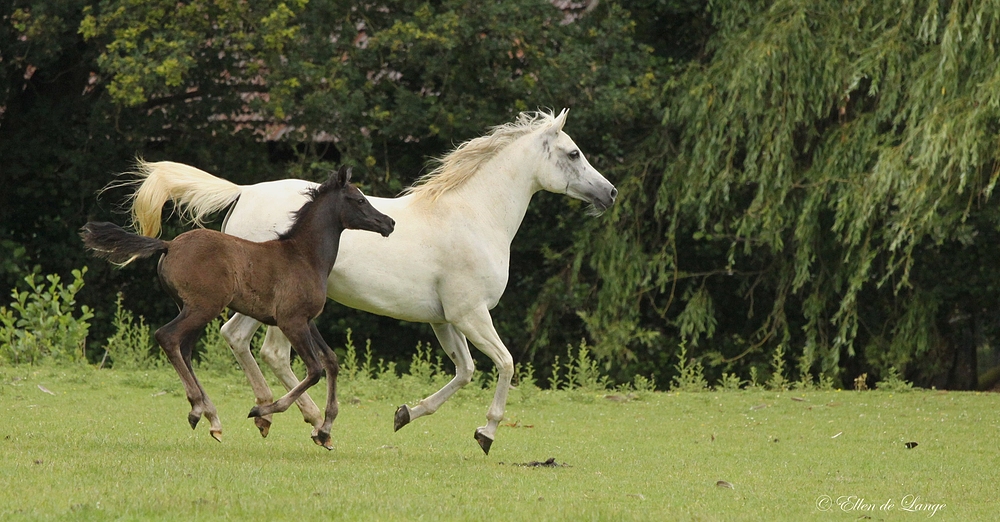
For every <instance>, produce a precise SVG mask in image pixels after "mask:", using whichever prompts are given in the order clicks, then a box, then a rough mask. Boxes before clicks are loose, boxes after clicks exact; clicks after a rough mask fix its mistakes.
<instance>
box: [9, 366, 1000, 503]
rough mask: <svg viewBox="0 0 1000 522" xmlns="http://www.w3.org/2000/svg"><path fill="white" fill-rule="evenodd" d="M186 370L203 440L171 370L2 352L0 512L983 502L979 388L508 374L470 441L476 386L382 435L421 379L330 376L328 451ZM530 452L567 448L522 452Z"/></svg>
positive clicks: (481, 405) (986, 434)
mask: <svg viewBox="0 0 1000 522" xmlns="http://www.w3.org/2000/svg"><path fill="white" fill-rule="evenodd" d="M203 373H204V372H203ZM201 377H202V380H203V382H204V384H205V387H206V389H207V390H208V392H209V394H210V395H211V396H212V398H213V400H214V401H215V404H216V406H217V407H218V408H219V411H220V414H221V417H222V422H223V428H224V433H223V442H222V443H217V442H215V441H214V440H212V439H211V438H210V437H209V434H208V427H207V423H205V422H204V421H203V424H205V425H200V426H199V427H198V429H197V430H195V431H192V430H191V429H190V428H189V427H188V425H187V422H186V420H185V419H186V415H187V411H188V404H187V401H186V400H185V399H184V397H183V393H182V392H181V387H180V384H179V382H178V380H177V378H176V376H175V375H174V374H173V371H172V370H171V369H163V370H156V371H151V372H121V371H114V370H94V369H92V368H89V367H70V368H61V367H41V368H38V367H33V368H29V367H23V368H10V367H7V368H0V409H2V411H3V414H4V419H5V422H4V423H3V426H2V427H0V448H2V450H0V451H2V455H3V462H2V466H0V520H37V519H66V520H106V519H122V520H149V519H158V520H195V519H197V520H214V519H234V520H250V519H253V520H293V519H294V520H317V519H320V520H417V519H423V520H574V521H575V520H806V519H814V520H857V519H868V517H870V519H872V520H924V519H927V518H931V519H938V520H942V519H944V520H993V519H995V518H996V516H997V509H998V507H997V506H998V503H997V491H998V486H997V485H998V479H1000V466H998V464H1000V457H998V455H1000V450H998V444H997V443H998V441H1000V419H998V416H1000V408H998V406H1000V396H998V395H996V394H979V393H955V392H936V391H915V392H911V393H898V394H892V393H888V392H879V391H869V392H849V391H840V392H784V393H776V392H765V391H756V390H754V391H731V392H720V393H717V392H703V393H661V392H657V393H647V394H645V395H644V396H643V397H642V398H641V399H640V400H623V399H626V398H625V397H621V396H612V397H611V398H607V397H605V394H595V393H583V392H575V391H558V392H546V391H537V390H534V391H532V392H530V393H529V392H528V391H526V390H515V391H513V392H512V394H511V400H510V402H509V405H508V410H507V418H506V419H505V421H504V426H503V427H502V428H501V429H500V431H499V432H498V434H497V439H496V443H495V444H494V445H493V449H492V451H491V453H490V455H489V456H485V455H483V453H482V451H481V450H480V449H479V446H478V445H477V444H476V442H475V441H474V440H473V438H472V434H473V430H474V429H475V427H476V426H479V425H480V424H482V423H483V422H484V420H485V417H484V416H485V411H486V407H487V405H488V402H489V399H490V392H489V391H488V390H485V391H484V390H463V391H462V392H460V393H459V394H458V395H456V396H455V398H453V399H452V400H451V401H450V402H448V403H447V404H446V405H445V406H444V407H443V408H442V409H441V410H439V411H438V412H437V413H436V414H435V415H433V416H430V417H426V418H422V419H418V420H417V421H414V423H413V424H411V425H409V426H407V427H405V428H403V429H402V430H400V431H399V432H398V433H393V431H392V418H393V412H394V410H395V407H396V406H397V405H398V404H400V403H402V402H410V403H412V402H413V401H415V400H418V399H419V398H421V396H422V395H425V394H427V393H430V392H431V391H433V387H432V386H429V385H428V386H425V387H420V386H413V385H408V386H403V385H400V386H383V387H380V388H378V389H377V390H376V389H375V388H369V389H361V388H359V387H358V386H352V383H349V382H344V383H343V389H344V393H343V394H342V395H341V412H340V416H339V417H338V419H337V422H336V423H335V424H334V431H333V435H334V444H335V446H336V449H335V450H334V451H326V450H324V449H322V448H320V447H318V446H315V445H313V443H312V441H311V440H310V438H309V433H310V429H309V427H308V426H307V425H306V424H304V423H303V422H302V420H301V416H300V415H299V414H298V411H297V410H294V411H292V410H290V411H289V412H287V413H284V414H281V415H277V416H275V424H274V426H273V427H272V429H271V433H270V436H269V437H268V438H267V439H262V438H261V437H260V435H259V434H258V432H257V430H256V428H254V426H253V423H252V422H251V421H250V420H248V419H246V418H245V416H246V412H247V411H249V409H250V407H251V406H252V405H253V400H252V395H251V394H250V392H249V389H248V388H247V386H245V384H244V382H243V378H242V376H241V375H231V376H212V375H210V374H207V375H202V376H201ZM321 388H324V386H318V387H317V389H316V390H315V391H316V393H315V394H313V397H314V398H316V399H317V402H319V400H320V399H322V391H321V390H320V389H321ZM911 442H916V443H917V446H915V447H912V448H908V447H907V445H906V443H911ZM549 458H555V462H556V463H558V464H564V466H557V467H549V466H524V465H520V464H528V463H531V462H533V461H538V462H541V461H545V460H546V459H549ZM720 481H722V482H720Z"/></svg>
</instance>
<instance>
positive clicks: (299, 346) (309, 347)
mask: <svg viewBox="0 0 1000 522" xmlns="http://www.w3.org/2000/svg"><path fill="white" fill-rule="evenodd" d="M282 330H283V331H284V332H285V335H287V336H288V339H289V340H290V341H291V342H292V346H294V347H295V352H296V353H298V354H299V357H301V358H302V361H303V362H305V363H306V378H305V379H303V380H302V382H300V383H298V384H297V385H296V386H295V387H293V388H292V389H291V390H289V391H288V393H286V394H285V395H284V396H282V397H281V398H280V399H278V400H276V401H274V402H272V403H271V404H261V405H259V406H254V407H253V409H251V410H250V414H249V415H248V417H262V416H264V415H270V414H272V413H281V412H283V411H285V410H287V409H288V408H289V407H291V405H292V404H294V403H295V401H296V399H298V398H299V397H300V396H301V395H302V394H303V393H305V391H306V390H307V389H309V388H310V387H312V386H313V385H314V384H316V383H317V382H319V379H320V377H321V376H322V374H323V366H322V364H321V363H320V361H319V356H318V351H319V349H318V348H317V347H316V346H315V343H314V341H313V338H312V334H311V333H310V331H309V324H308V323H304V324H302V325H301V326H300V325H295V326H292V327H290V326H289V325H287V324H283V325H282Z"/></svg>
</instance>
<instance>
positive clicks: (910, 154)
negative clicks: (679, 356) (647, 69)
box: [577, 0, 1000, 388]
mask: <svg viewBox="0 0 1000 522" xmlns="http://www.w3.org/2000/svg"><path fill="white" fill-rule="evenodd" d="M711 15H712V27H713V31H712V34H711V37H710V38H709V39H708V41H707V43H706V45H705V47H704V49H703V51H702V55H701V56H700V57H699V58H698V59H696V60H692V61H691V62H690V63H688V65H687V67H686V69H685V70H684V71H683V73H682V74H680V75H679V76H677V77H676V78H675V79H673V80H672V81H671V84H670V89H669V90H668V91H667V92H666V93H665V96H664V99H663V101H662V106H663V107H665V108H666V109H665V111H664V113H663V125H662V127H661V128H660V130H659V132H658V133H657V136H655V137H654V138H653V139H652V140H651V141H650V142H649V143H648V144H647V149H646V161H644V162H637V163H635V164H633V165H632V166H631V172H632V174H633V176H632V177H630V178H629V180H628V182H627V183H625V184H623V185H622V186H620V187H619V188H620V190H621V195H620V197H619V199H620V201H621V204H620V205H619V206H617V207H616V208H615V209H613V211H612V218H611V219H608V220H605V221H602V222H601V224H599V225H595V229H594V230H593V231H591V233H588V234H581V236H580V238H579V239H578V242H577V244H578V247H577V250H578V251H579V252H593V254H592V255H590V254H585V256H586V259H587V260H588V262H589V264H590V265H591V266H593V267H594V269H595V272H596V279H597V280H598V281H599V282H595V283H592V285H591V287H593V288H596V289H597V298H596V299H594V300H593V304H592V305H590V306H589V307H588V308H587V311H586V315H585V318H586V320H587V326H588V330H589V332H590V334H591V335H592V336H593V337H594V338H595V339H597V340H598V345H599V347H600V348H601V352H602V353H606V354H609V355H614V356H616V357H618V358H619V359H620V360H623V361H629V360H644V359H652V360H654V361H657V360H662V358H663V357H662V355H660V356H659V357H658V355H657V354H662V352H663V351H664V350H666V351H668V352H669V351H670V346H675V345H676V343H677V342H678V341H679V340H681V339H683V340H686V341H687V342H689V343H690V344H691V345H697V346H698V348H699V349H700V350H702V354H703V355H704V356H705V357H707V358H708V359H709V360H710V361H711V362H714V363H715V365H716V366H717V371H721V370H731V369H733V368H737V369H740V370H742V371H746V369H747V365H755V364H764V363H766V361H767V360H769V359H770V356H771V353H772V352H773V350H775V349H776V348H777V347H779V346H791V347H794V350H786V352H787V353H792V352H794V355H793V357H795V358H796V359H797V360H798V361H799V362H800V366H801V368H804V369H806V370H810V369H811V370H812V371H814V372H821V373H823V374H825V375H830V376H843V375H844V374H847V377H848V378H849V379H853V378H854V376H855V375H857V374H859V373H861V371H863V370H868V371H873V372H874V373H879V372H882V371H884V370H886V369H887V368H888V367H890V366H895V367H896V368H898V369H900V370H907V374H908V375H909V376H911V377H913V378H917V379H918V380H919V381H920V382H922V383H925V384H931V383H937V384H939V385H949V386H953V387H962V388H968V387H974V386H975V379H976V369H975V364H974V361H975V353H976V352H975V350H976V347H977V344H981V343H982V342H983V341H984V339H990V338H993V337H995V336H996V333H997V329H996V321H995V320H992V319H988V318H987V317H988V316H989V315H995V310H996V293H995V292H994V291H993V290H994V289H995V288H997V281H998V280H1000V273H998V272H997V270H996V269H995V268H994V266H995V263H991V262H990V261H989V260H990V259H993V258H994V256H995V255H996V254H997V253H998V252H997V251H996V247H995V245H996V241H995V238H996V236H997V230H998V222H997V219H996V218H997V214H996V212H995V211H993V210H992V203H991V202H990V201H989V198H990V195H991V194H992V192H993V190H994V188H995V186H996V180H997V176H998V173H1000V163H998V156H997V142H998V137H1000V126H998V121H1000V118H998V116H1000V112H998V111H1000V89H998V87H1000V68H998V64H1000V60H998V56H997V54H996V49H997V47H998V44H1000V41H998V38H1000V6H997V5H996V4H993V3H962V2H955V3H945V4H940V3H938V2H919V1H917V2H903V3H899V2H890V1H872V2H862V3H857V2H850V3H843V2H835V1H828V2H827V1H820V2H812V1H810V2H805V1H799V0H783V1H774V2H745V1H733V2H723V3H713V4H712V7H711ZM970 273H972V274H975V277H974V278H973V277H972V275H970V276H968V278H966V277H964V276H963V277H955V276H957V275H958V274H970ZM581 304H586V303H585V302H583V301H581ZM966 324H968V325H969V326H963V325H966ZM972 325H975V326H972ZM973 332H975V333H973ZM970 354H971V361H972V362H973V363H972V364H971V367H970V365H969V364H968V362H967V361H969V360H970ZM960 361H966V362H965V363H961V364H960ZM962 364H964V365H965V367H966V369H965V370H961V369H960V368H959V366H962Z"/></svg>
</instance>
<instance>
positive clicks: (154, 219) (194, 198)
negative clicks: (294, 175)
mask: <svg viewBox="0 0 1000 522" xmlns="http://www.w3.org/2000/svg"><path fill="white" fill-rule="evenodd" d="M131 174H132V175H134V176H136V177H137V178H138V179H136V180H134V181H131V182H126V183H124V184H125V185H131V184H138V185H139V188H138V189H137V190H136V191H135V193H134V194H132V196H130V199H131V209H130V213H131V215H132V225H133V226H134V227H135V228H136V230H138V232H139V233H140V234H142V235H144V236H149V237H156V236H159V235H160V219H161V218H160V215H161V214H162V212H163V205H165V204H166V203H167V200H170V201H172V202H173V204H174V212H177V213H178V214H180V216H181V218H182V219H184V220H186V221H188V222H190V223H194V224H195V225H198V226H202V223H203V222H204V219H205V218H206V216H208V215H209V214H212V213H215V212H218V211H220V210H222V209H224V208H226V207H227V206H229V205H230V204H232V203H233V201H235V200H236V198H237V197H239V195H240V192H242V191H243V187H241V186H240V185H237V184H235V183H233V182H231V181H227V180H224V179H222V178H217V177H215V176H213V175H211V174H209V173H207V172H205V171H203V170H200V169H196V168H194V167H191V166H189V165H184V164H183V163H174V162H172V161H159V162H155V163H147V162H145V161H143V160H138V163H137V164H136V170H135V171H134V172H132V173H131ZM120 185H122V184H119V185H118V186H120Z"/></svg>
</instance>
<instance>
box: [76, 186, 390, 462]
mask: <svg viewBox="0 0 1000 522" xmlns="http://www.w3.org/2000/svg"><path fill="white" fill-rule="evenodd" d="M350 176H351V172H350V169H346V168H343V167H341V169H340V170H339V171H338V172H337V173H336V174H335V175H333V176H331V177H330V179H329V180H327V181H326V182H325V183H323V184H322V185H320V186H319V187H317V188H316V189H314V190H313V191H311V193H310V200H309V202H307V203H306V204H305V205H304V206H303V207H302V208H301V209H300V210H299V211H298V212H297V213H296V215H295V219H294V220H293V224H292V226H291V228H290V229H289V230H288V231H287V232H285V233H284V234H282V235H280V236H279V237H278V239H275V240H272V241H266V242H263V243H254V242H251V241H247V240H244V239H240V238H237V237H234V236H228V235H225V234H222V233H221V232H216V231H214V230H205V229H198V230H192V231H189V232H185V233H183V234H181V235H179V236H177V237H176V238H174V240H173V241H163V240H160V239H156V238H149V237H142V236H138V235H135V234H132V233H130V232H127V231H126V230H124V229H122V228H121V227H119V226H118V225H115V224H113V223H93V222H91V223H87V224H86V225H84V227H83V229H82V231H81V234H80V235H81V237H83V242H84V244H85V245H86V246H87V248H90V249H92V250H94V251H95V254H96V255H97V256H100V257H104V258H107V259H109V260H110V261H112V262H115V263H128V262H129V261H131V260H133V259H135V258H143V257H149V256H151V255H153V254H163V255H162V257H160V263H159V265H158V267H157V272H158V273H159V276H160V282H161V283H162V284H163V287H164V288H166V290H167V292H169V293H170V295H171V296H173V298H174V300H175V301H176V302H177V305H178V306H179V307H180V309H181V311H180V314H179V315H178V316H177V317H176V318H175V319H174V320H173V321H170V322H169V323H168V324H166V325H165V326H163V327H162V328H160V329H159V330H157V331H156V334H155V336H156V341H157V342H158V343H159V344H160V346H161V347H162V348H163V351H164V352H166V354H167V358H168V359H169V360H170V363H171V364H172V365H173V366H174V369H175V370H177V374H178V375H179V376H180V378H181V381H182V382H183V383H184V389H185V391H186V393H187V398H188V401H189V402H190V403H191V412H190V413H189V414H188V422H189V423H190V424H191V428H194V427H195V426H196V425H197V424H198V421H199V420H201V417H202V415H204V416H205V417H207V418H208V420H209V422H210V423H211V427H210V433H211V435H212V437H214V438H215V439H216V440H222V423H221V422H219V417H218V414H217V412H216V410H215V406H214V405H213V404H212V401H211V400H209V398H208V395H207V394H206V393H205V390H204V388H202V386H201V383H200V382H199V381H198V379H197V377H195V375H194V369H193V368H192V366H191V353H192V351H193V349H194V345H195V342H196V341H197V339H198V336H199V335H200V334H201V332H202V331H204V329H205V325H207V324H208V323H209V322H210V321H212V319H214V318H216V317H218V316H219V314H220V313H222V311H223V310H225V308H226V307H227V306H228V307H229V308H230V309H231V310H233V311H236V312H239V313H241V314H245V315H248V316H250V317H253V318H254V319H257V320H258V321H261V322H263V323H265V324H268V325H271V326H277V327H279V328H281V331H282V332H284V334H285V335H286V336H287V337H288V339H289V341H291V343H292V347H293V348H294V349H295V351H296V353H298V354H299V356H300V357H301V358H302V360H303V362H305V365H306V368H307V374H306V378H305V379H303V380H302V382H300V383H299V384H298V385H297V386H295V387H294V388H292V389H291V390H289V392H288V393H287V394H285V395H284V396H283V397H281V398H280V399H278V400H277V401H275V402H273V403H271V404H262V405H258V406H254V408H253V409H252V410H251V411H250V417H257V418H258V421H262V420H263V419H261V418H260V417H262V416H264V415H270V414H272V413H278V412H283V411H285V410H287V409H288V408H289V407H290V406H291V405H292V404H293V403H294V402H295V400H296V399H298V398H299V396H300V395H302V393H303V392H304V391H305V390H306V389H308V388H309V387H311V386H313V385H314V384H316V383H317V382H318V381H319V379H320V377H321V372H322V371H323V370H324V369H325V371H326V376H327V385H328V394H327V404H326V412H325V417H324V422H323V425H322V426H321V427H320V428H318V429H316V430H315V431H314V432H313V440H314V441H315V442H316V444H319V445H321V446H323V447H325V448H327V449H332V447H331V443H330V428H331V426H332V424H333V420H334V419H335V418H336V417H337V373H338V371H339V365H338V363H337V355H336V354H335V353H334V352H333V350H332V349H330V347H329V346H328V345H327V344H326V342H325V341H324V340H323V338H322V336H320V334H319V330H317V329H316V325H315V323H314V322H313V319H315V318H316V316H318V315H319V314H320V312H322V311H323V305H324V304H325V303H326V285H327V277H328V276H329V274H330V270H331V269H332V268H333V264H334V262H335V261H336V259H337V249H338V247H339V245H340V235H341V232H343V231H344V230H345V229H360V230H370V231H373V232H378V233H380V234H382V235H383V236H388V235H389V234H390V233H391V232H392V230H393V228H394V226H395V223H394V222H393V221H392V219H391V218H389V217H388V216H386V215H384V214H382V213H380V212H379V211H377V210H375V208H374V207H372V206H371V204H370V203H369V202H368V200H367V199H365V197H364V195H362V194H361V191H359V190H358V189H357V187H355V186H353V185H351V184H350V183H349V181H350ZM258 425H259V424H258Z"/></svg>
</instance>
